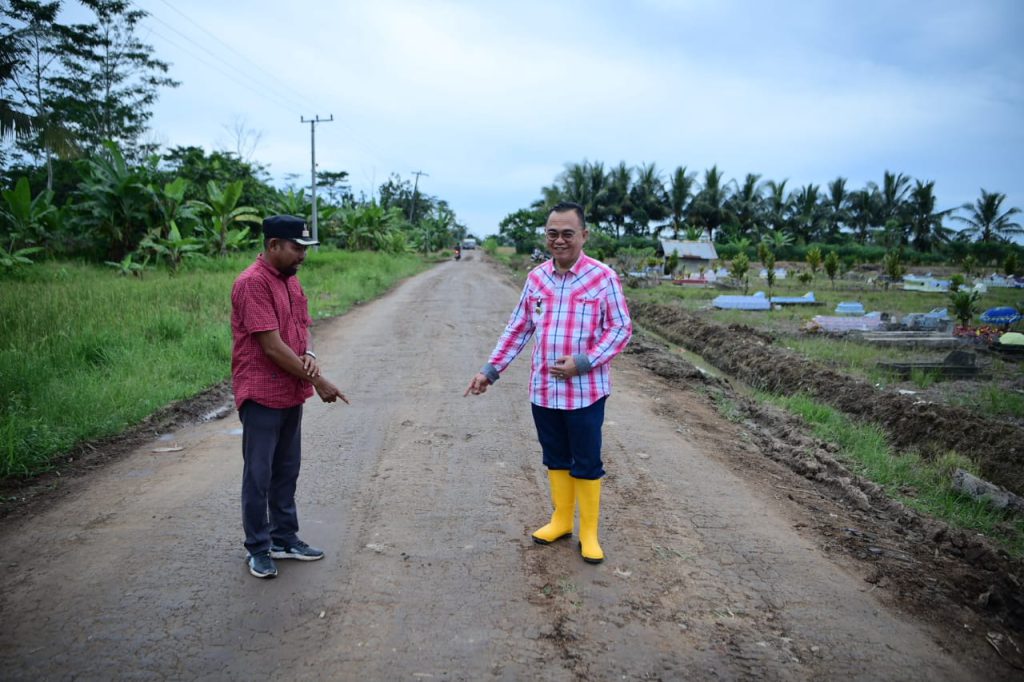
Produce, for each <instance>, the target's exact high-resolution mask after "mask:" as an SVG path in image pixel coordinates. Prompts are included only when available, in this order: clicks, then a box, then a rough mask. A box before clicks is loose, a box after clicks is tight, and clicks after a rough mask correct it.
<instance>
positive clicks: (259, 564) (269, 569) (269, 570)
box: [249, 551, 277, 578]
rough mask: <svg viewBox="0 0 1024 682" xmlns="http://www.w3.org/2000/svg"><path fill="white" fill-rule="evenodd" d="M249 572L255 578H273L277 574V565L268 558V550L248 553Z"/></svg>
mask: <svg viewBox="0 0 1024 682" xmlns="http://www.w3.org/2000/svg"><path fill="white" fill-rule="evenodd" d="M249 572H250V573H252V574H253V575H254V576H256V577H257V578H274V577H276V576H277V566H275V565H274V560H273V559H271V558H270V552H267V551H263V552H258V553H256V554H250V555H249Z"/></svg>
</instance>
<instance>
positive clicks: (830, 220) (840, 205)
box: [824, 177, 850, 242]
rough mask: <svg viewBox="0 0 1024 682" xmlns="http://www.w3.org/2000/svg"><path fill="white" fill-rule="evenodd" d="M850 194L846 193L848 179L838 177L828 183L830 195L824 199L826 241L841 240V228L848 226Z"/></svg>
mask: <svg viewBox="0 0 1024 682" xmlns="http://www.w3.org/2000/svg"><path fill="white" fill-rule="evenodd" d="M849 196H850V193H849V192H847V191H846V178H844V177H838V178H836V179H835V180H833V181H832V182H830V183H828V195H827V196H826V197H825V198H824V204H825V209H826V215H825V239H826V240H827V241H830V242H831V241H836V240H837V239H838V238H839V230H840V226H842V225H845V224H846V220H847V215H848V213H847V205H846V204H847V200H848V199H849Z"/></svg>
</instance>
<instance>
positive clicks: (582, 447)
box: [530, 396, 608, 480]
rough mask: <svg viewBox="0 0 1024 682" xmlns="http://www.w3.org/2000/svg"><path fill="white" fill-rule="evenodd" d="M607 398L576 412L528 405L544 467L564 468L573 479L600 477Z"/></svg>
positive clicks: (602, 470) (601, 473)
mask: <svg viewBox="0 0 1024 682" xmlns="http://www.w3.org/2000/svg"><path fill="white" fill-rule="evenodd" d="M607 398H608V396H605V397H604V398H601V399H600V400H598V401H597V402H596V403H594V404H592V405H588V406H587V407H583V408H580V409H578V410H555V409H551V408H549V407H540V406H538V405H533V404H532V403H531V405H530V406H531V407H532V408H533V423H534V425H535V426H536V427H537V439H538V440H540V447H541V450H543V452H544V466H546V467H547V468H548V469H567V470H568V471H569V474H570V475H571V476H572V477H573V478H585V479H588V480H596V479H599V478H601V477H602V476H604V466H603V465H602V463H601V427H602V426H603V425H604V402H605V400H606V399H607Z"/></svg>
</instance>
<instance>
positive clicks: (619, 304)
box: [483, 252, 633, 410]
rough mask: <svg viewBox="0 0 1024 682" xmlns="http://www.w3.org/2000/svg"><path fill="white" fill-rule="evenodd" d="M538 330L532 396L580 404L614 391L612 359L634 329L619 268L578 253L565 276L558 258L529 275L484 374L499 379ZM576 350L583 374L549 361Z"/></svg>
mask: <svg viewBox="0 0 1024 682" xmlns="http://www.w3.org/2000/svg"><path fill="white" fill-rule="evenodd" d="M535 334H536V339H537V340H536V343H535V344H534V347H533V363H532V365H531V370H530V402H532V403H533V404H535V405H539V406H541V407H549V408H555V409H560V410H576V409H580V408H583V407H587V406H588V405H592V404H593V403H595V402H597V401H598V400H600V399H601V398H603V397H604V396H606V395H609V394H611V392H612V385H611V364H610V362H611V359H612V358H613V357H615V356H616V355H618V354H619V353H620V352H621V351H622V349H623V348H625V347H626V344H627V343H628V342H629V339H630V337H631V336H632V335H633V323H632V321H631V320H630V317H629V309H628V308H627V307H626V298H625V296H623V294H622V285H621V284H619V278H618V275H616V274H615V271H614V270H612V269H611V268H609V267H608V266H607V265H605V264H604V263H602V262H600V261H596V260H594V259H593V258H590V257H589V256H587V255H586V254H584V253H582V252H581V253H580V257H579V259H578V260H577V261H576V263H575V265H573V266H572V268H571V269H570V270H569V271H568V272H567V273H565V274H564V275H560V274H559V273H558V272H557V271H556V269H555V264H554V262H553V261H550V260H549V261H546V262H544V263H541V264H540V265H538V266H537V267H536V268H534V269H533V270H532V271H530V274H529V275H528V276H527V277H526V285H525V286H524V287H523V294H522V296H520V298H519V304H518V305H517V306H516V309H515V310H514V311H512V317H511V318H510V319H509V321H508V325H507V326H506V327H505V331H504V333H503V334H502V335H501V338H500V339H498V345H497V346H495V348H494V351H493V352H492V353H491V357H490V359H488V361H487V365H485V366H484V368H483V373H484V374H485V375H487V377H488V378H489V379H490V380H491V381H492V382H493V381H497V379H498V375H499V373H500V372H503V371H505V368H506V367H508V365H509V363H511V362H512V360H514V359H515V357H516V356H517V355H519V353H520V352H521V351H522V350H523V348H524V347H525V346H526V343H527V341H529V340H530V337H531V336H534V335H535ZM563 355H572V356H573V357H574V359H575V360H576V367H577V369H578V370H579V372H580V374H579V375H577V376H574V377H572V378H571V379H569V380H563V379H555V378H554V377H552V376H551V372H550V371H549V367H550V366H551V365H553V364H554V362H555V360H557V359H558V358H559V357H561V356H563Z"/></svg>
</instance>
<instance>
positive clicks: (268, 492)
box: [238, 400, 302, 554]
mask: <svg viewBox="0 0 1024 682" xmlns="http://www.w3.org/2000/svg"><path fill="white" fill-rule="evenodd" d="M238 414H239V416H240V417H241V419H242V459H243V461H244V466H243V467H242V529H243V530H244V531H245V548H246V549H247V550H249V553H250V554H256V553H258V552H262V551H265V550H268V549H270V545H271V542H273V544H275V545H282V546H287V545H290V544H292V543H293V542H295V540H296V539H297V537H298V535H297V534H298V532H299V515H298V512H297V511H296V509H295V485H296V483H297V482H298V479H299V465H300V464H301V462H302V446H301V438H302V405H296V406H295V407H289V408H286V409H281V410H275V409H273V408H270V407H264V406H263V405H260V404H259V403H255V402H253V401H252V400H246V401H245V402H244V403H242V407H241V409H240V410H239V413H238Z"/></svg>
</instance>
